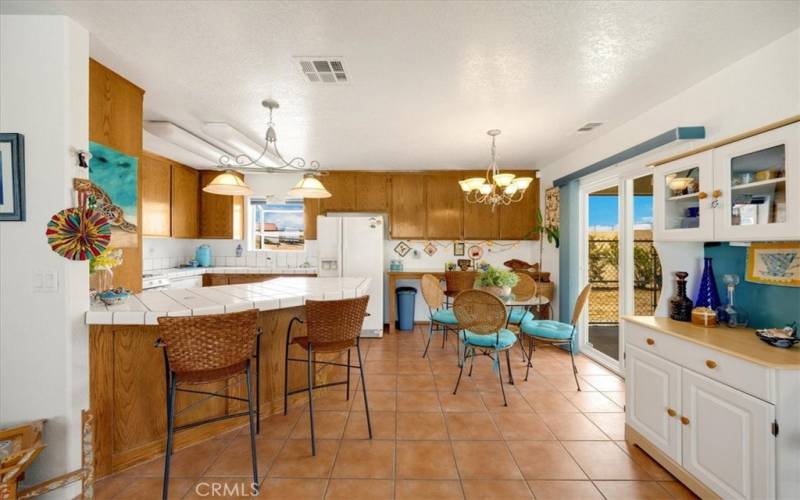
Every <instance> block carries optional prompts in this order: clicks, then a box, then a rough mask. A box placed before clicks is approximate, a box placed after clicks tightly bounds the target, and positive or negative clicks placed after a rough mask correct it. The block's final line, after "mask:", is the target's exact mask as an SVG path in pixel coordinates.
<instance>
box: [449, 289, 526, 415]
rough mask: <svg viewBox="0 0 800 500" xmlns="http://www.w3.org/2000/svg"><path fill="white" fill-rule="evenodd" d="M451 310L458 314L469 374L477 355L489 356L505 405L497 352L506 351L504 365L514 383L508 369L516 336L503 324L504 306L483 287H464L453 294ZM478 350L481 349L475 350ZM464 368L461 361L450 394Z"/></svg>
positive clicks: (504, 321) (456, 389) (459, 380)
mask: <svg viewBox="0 0 800 500" xmlns="http://www.w3.org/2000/svg"><path fill="white" fill-rule="evenodd" d="M453 312H454V313H455V315H456V318H458V323H459V325H460V326H461V327H462V328H463V329H464V331H463V332H462V334H461V337H460V338H461V340H463V342H464V361H466V359H467V358H469V359H470V367H469V375H468V376H472V368H473V366H474V359H475V356H476V355H479V354H482V355H486V356H489V357H490V358H492V360H493V361H494V364H495V366H496V367H497V368H498V369H497V373H498V376H499V379H500V390H501V391H502V393H503V404H504V405H505V406H508V402H507V401H506V390H505V388H504V387H503V375H502V373H501V372H502V370H500V369H499V368H500V352H501V351H505V353H506V365H507V367H508V378H509V381H510V382H511V383H512V384H513V383H514V376H513V375H512V372H511V360H510V358H509V355H508V350H509V349H510V348H512V347H513V346H514V344H515V343H516V341H517V337H516V336H515V335H514V334H513V333H512V332H511V331H510V330H508V329H506V328H503V327H504V326H505V325H506V322H507V320H508V318H507V314H506V306H505V305H504V304H503V302H502V301H501V300H500V299H499V298H498V297H497V296H496V295H494V294H491V293H489V292H486V291H484V290H478V289H474V290H464V291H463V292H461V293H459V294H458V295H457V296H456V299H455V302H454V303H453ZM478 351H480V352H478ZM463 372H464V363H461V370H460V371H459V372H458V380H457V381H456V387H455V389H453V394H456V392H458V385H459V384H460V383H461V375H462V373H463Z"/></svg>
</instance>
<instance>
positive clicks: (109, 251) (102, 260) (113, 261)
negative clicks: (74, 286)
mask: <svg viewBox="0 0 800 500" xmlns="http://www.w3.org/2000/svg"><path fill="white" fill-rule="evenodd" d="M120 264H122V249H121V248H112V247H108V248H106V249H105V250H103V252H102V253H101V254H100V255H98V256H97V257H95V258H93V259H91V260H89V273H90V274H94V273H95V272H97V271H110V270H111V269H113V268H115V267H117V266H118V265H120Z"/></svg>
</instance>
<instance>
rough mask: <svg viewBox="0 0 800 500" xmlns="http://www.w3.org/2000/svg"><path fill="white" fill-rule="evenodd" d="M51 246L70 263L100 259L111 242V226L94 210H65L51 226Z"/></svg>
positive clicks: (81, 208) (79, 208)
mask: <svg viewBox="0 0 800 500" xmlns="http://www.w3.org/2000/svg"><path fill="white" fill-rule="evenodd" d="M46 234H47V243H48V244H49V245H50V248H52V249H53V251H54V252H56V253H57V254H59V255H61V256H62V257H65V258H67V259H70V260H88V259H91V258H92V257H97V256H98V255H100V254H101V253H103V250H105V249H106V247H107V246H108V244H109V242H110V241H111V225H110V224H109V223H108V219H106V218H105V217H103V215H102V214H101V213H100V212H97V211H95V210H93V209H91V208H84V207H75V208H65V209H64V210H62V211H60V212H58V213H57V214H55V215H54V216H53V217H52V218H51V219H50V222H48V223H47V232H46Z"/></svg>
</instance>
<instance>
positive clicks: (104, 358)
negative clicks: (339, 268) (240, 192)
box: [86, 277, 369, 477]
mask: <svg viewBox="0 0 800 500" xmlns="http://www.w3.org/2000/svg"><path fill="white" fill-rule="evenodd" d="M368 287H369V280H368V279H361V278H309V277H302V278H301V277H297V278H295V277H291V278H277V279H272V280H270V281H265V282H262V283H248V284H241V285H227V286H219V287H205V288H197V289H183V290H164V291H154V292H143V293H140V294H137V295H135V296H132V297H130V298H129V299H128V301H127V302H126V303H125V304H121V305H114V306H104V305H94V306H92V309H91V310H90V311H89V312H87V313H86V322H87V323H88V324H89V325H90V328H89V336H90V353H89V364H90V366H89V369H90V399H91V402H90V405H91V409H92V411H93V412H94V414H95V416H96V418H97V424H96V425H97V427H96V433H95V434H96V435H95V460H96V473H97V476H98V477H102V476H105V475H108V474H111V473H112V472H117V471H120V470H122V469H125V468H127V467H130V466H132V465H134V464H136V463H139V462H141V461H144V460H148V459H151V458H154V457H157V456H159V455H160V454H162V453H163V450H164V442H165V437H166V427H167V426H166V401H165V373H164V358H163V354H162V351H161V349H159V348H156V347H154V346H153V343H154V341H155V340H156V338H158V326H157V318H158V317H160V316H188V315H201V314H217V313H224V312H235V311H241V310H246V309H251V308H257V309H259V310H260V313H259V318H258V323H259V326H260V327H261V328H262V330H263V332H264V333H263V335H262V337H261V366H260V371H259V373H258V380H259V385H260V397H261V417H262V418H263V417H265V416H267V415H270V414H274V413H278V412H282V411H283V381H284V373H283V370H284V368H283V362H284V361H283V358H284V348H285V347H284V346H285V342H286V329H287V327H288V325H289V321H291V319H292V318H293V317H295V316H298V317H301V318H303V317H304V314H305V307H304V306H303V304H304V303H305V300H306V299H315V300H333V299H341V298H349V297H356V296H361V295H364V294H366V293H367V290H368ZM295 328H298V330H296V331H295V332H294V335H302V331H301V330H300V329H301V328H302V325H296V326H295ZM292 349H298V351H299V348H298V347H297V346H292ZM294 354H297V355H300V352H296V353H294ZM304 355H305V354H303V356H304ZM289 372H290V373H289V390H290V391H291V390H293V389H299V388H303V387H306V382H307V380H306V378H307V377H306V374H305V369H304V368H297V367H295V368H294V369H293V368H292V366H291V364H290V370H289ZM345 373H346V372H345V371H344V369H343V368H338V367H335V368H332V367H324V368H323V367H320V368H318V370H317V374H316V380H315V385H316V384H322V383H325V382H329V381H333V380H340V379H341V380H343V379H344V377H345ZM240 378H241V377H240ZM241 382H242V381H240V380H236V379H232V381H231V383H230V384H228V387H227V388H226V384H225V383H224V382H219V383H214V384H208V385H205V386H199V387H198V389H200V390H210V391H216V392H218V391H226V392H227V393H228V394H232V395H241V394H242V393H243V392H244V390H245V389H244V384H243V383H241ZM306 397H307V396H306V395H305V394H302V393H301V394H296V395H294V396H293V397H290V405H293V404H295V405H296V404H302V402H304V401H305V398H306ZM203 398H205V396H199V395H193V394H188V393H179V394H178V400H177V407H178V409H182V408H185V407H187V406H188V405H191V404H192V403H195V402H197V401H199V400H201V399H203ZM242 405H243V403H240V402H237V401H230V400H225V399H222V398H211V399H209V400H207V401H203V402H202V403H198V404H196V405H195V406H194V407H193V408H191V409H190V410H189V411H187V412H185V413H183V414H181V415H180V416H179V417H178V419H177V424H178V425H181V424H186V423H189V422H192V421H196V420H202V419H206V418H209V417H215V416H221V415H225V414H229V413H235V412H237V411H241V410H242ZM246 421H247V420H246V418H244V417H242V418H237V419H230V420H223V421H220V422H215V423H211V424H206V425H202V426H198V427H194V428H191V429H187V430H184V431H181V432H178V433H177V434H176V436H175V443H176V449H180V448H182V447H185V446H188V445H191V444H194V443H196V442H198V441H202V440H204V439H208V438H210V437H212V436H214V435H217V434H219V433H221V432H224V431H225V430H228V429H232V428H234V427H237V426H240V425H243V424H245V423H246ZM262 431H263V429H262Z"/></svg>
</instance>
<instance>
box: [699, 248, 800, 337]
mask: <svg viewBox="0 0 800 500" xmlns="http://www.w3.org/2000/svg"><path fill="white" fill-rule="evenodd" d="M705 256H706V257H711V258H712V259H713V262H712V263H713V265H714V276H715V277H716V279H717V290H718V291H719V296H720V299H722V302H723V303H725V304H727V303H728V292H727V289H726V288H725V284H724V283H723V282H722V275H723V274H738V275H739V279H740V282H739V286H737V287H736V296H735V303H736V305H740V306H742V307H743V308H744V309H745V310H746V311H747V312H748V314H750V326H751V327H753V328H770V327H775V326H783V325H785V324H787V323H791V322H792V321H796V322H797V323H798V324H800V288H798V287H788V286H775V285H763V284H761V283H751V282H749V281H745V279H744V277H745V273H746V271H747V247H739V246H730V245H729V244H728V243H723V244H722V245H718V246H706V247H705Z"/></svg>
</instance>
